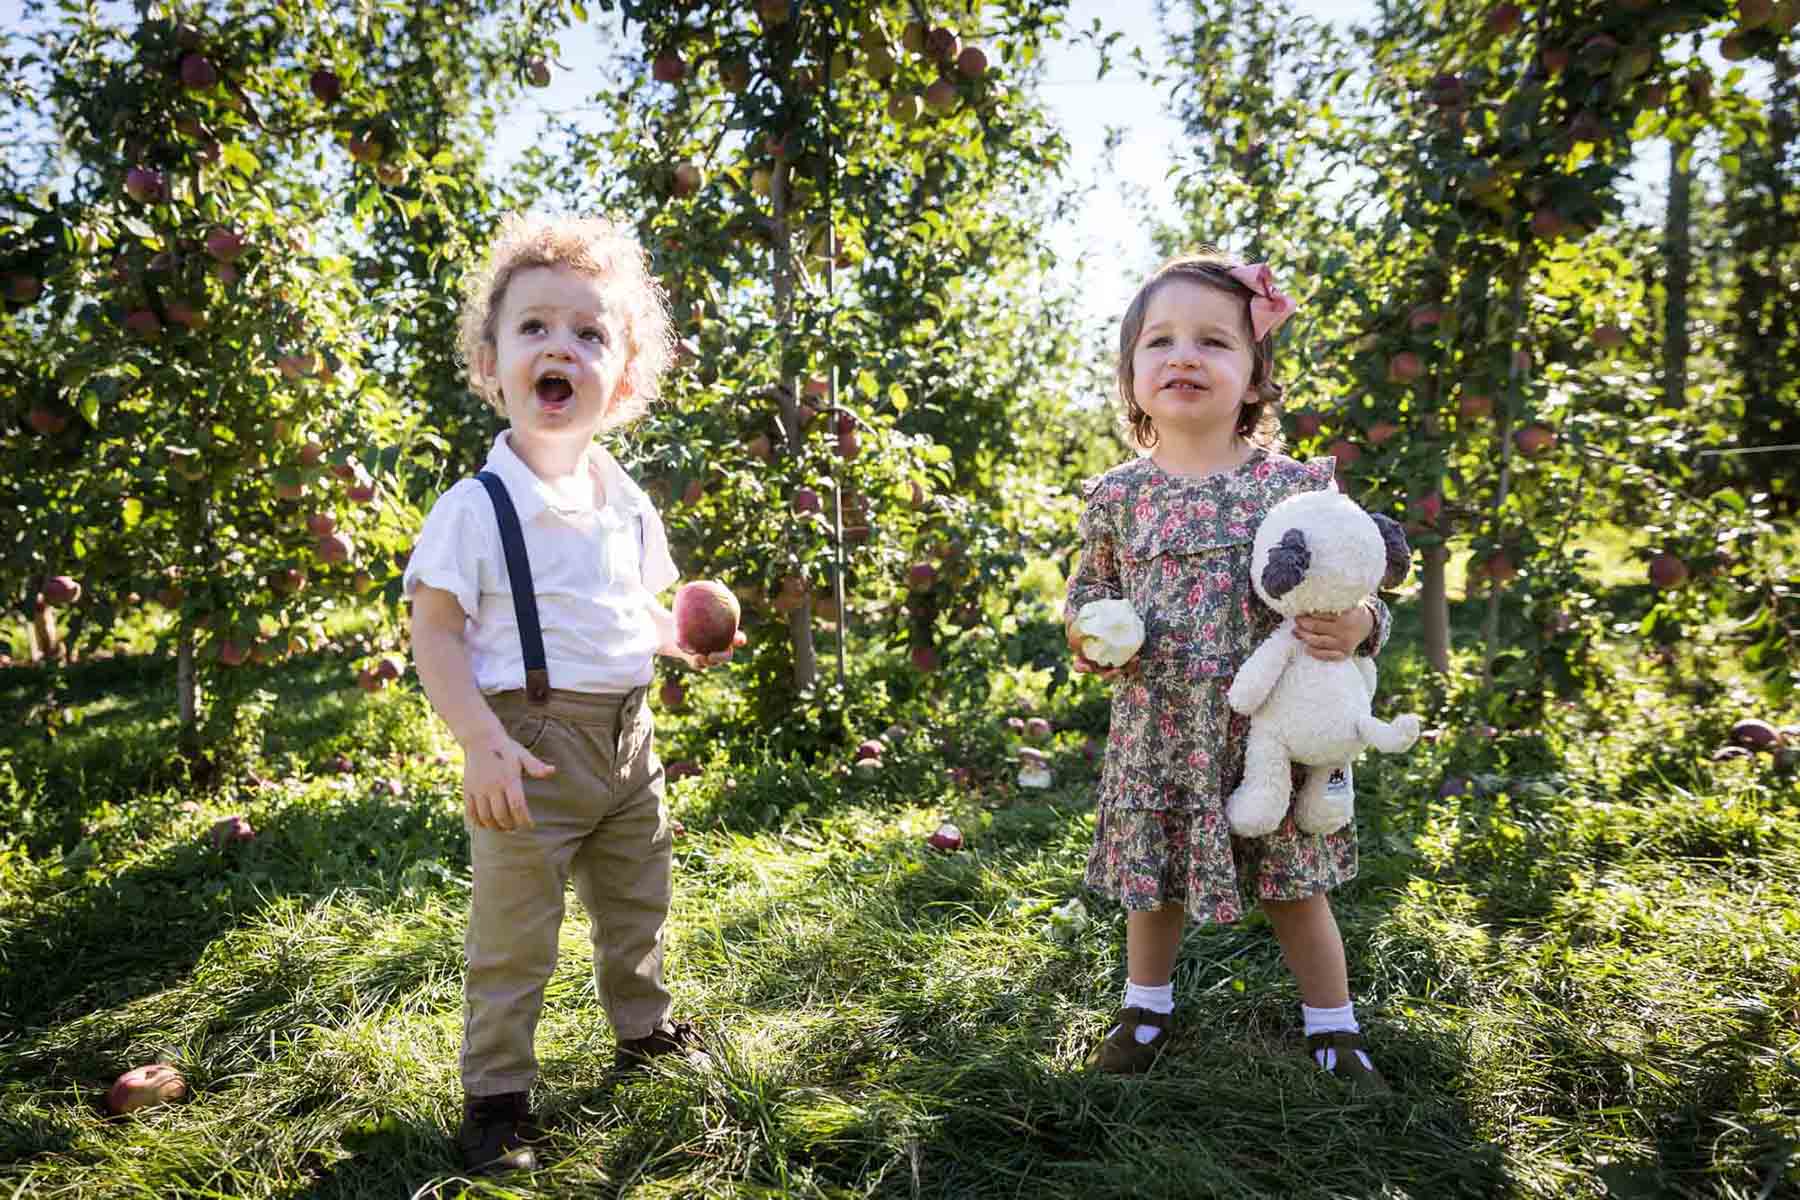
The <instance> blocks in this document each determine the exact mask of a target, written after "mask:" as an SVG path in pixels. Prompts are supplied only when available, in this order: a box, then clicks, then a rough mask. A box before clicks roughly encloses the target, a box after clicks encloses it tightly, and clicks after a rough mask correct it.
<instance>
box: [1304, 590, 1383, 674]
mask: <svg viewBox="0 0 1800 1200" xmlns="http://www.w3.org/2000/svg"><path fill="white" fill-rule="evenodd" d="M1374 628H1375V614H1374V613H1372V612H1370V611H1369V606H1368V605H1366V604H1359V605H1357V606H1356V607H1355V608H1353V609H1351V610H1350V611H1349V612H1341V613H1302V614H1300V615H1299V616H1297V617H1295V618H1294V636H1295V637H1297V638H1299V639H1300V642H1301V644H1302V645H1304V646H1305V647H1306V652H1307V653H1308V654H1310V655H1312V656H1313V657H1314V658H1316V659H1318V660H1319V661H1320V662H1342V661H1343V660H1344V659H1346V658H1349V657H1350V656H1351V655H1352V654H1354V653H1356V648H1357V647H1358V646H1360V645H1362V643H1363V639H1364V638H1366V637H1368V636H1369V631H1370V630H1372V629H1374Z"/></svg>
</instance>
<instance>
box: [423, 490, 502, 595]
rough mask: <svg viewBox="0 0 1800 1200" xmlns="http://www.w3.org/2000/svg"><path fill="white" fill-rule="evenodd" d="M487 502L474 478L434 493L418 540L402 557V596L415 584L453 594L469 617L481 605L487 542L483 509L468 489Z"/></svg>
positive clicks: (484, 494) (485, 495)
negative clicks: (437, 494) (403, 566)
mask: <svg viewBox="0 0 1800 1200" xmlns="http://www.w3.org/2000/svg"><path fill="white" fill-rule="evenodd" d="M471 489H473V492H474V493H479V494H480V495H479V499H480V500H481V501H482V502H483V503H489V501H488V499H487V493H486V492H485V491H483V490H482V487H481V485H480V484H479V483H476V482H475V481H473V480H469V479H465V480H461V481H460V482H458V483H457V484H456V485H455V486H454V487H452V488H451V489H450V490H449V491H447V492H445V493H444V494H443V495H442V496H439V497H438V500H437V503H436V504H433V505H432V506H431V512H429V513H428V514H426V517H425V525H424V528H422V529H420V530H419V540H418V541H417V542H415V543H414V544H413V548H412V555H411V556H410V557H409V558H408V559H407V560H406V575H405V576H404V578H403V579H402V582H401V589H402V592H403V593H404V594H405V596H406V597H407V598H408V599H411V598H412V594H413V591H414V589H416V588H417V587H418V586H419V585H420V584H425V585H426V586H428V587H434V588H439V589H441V590H443V591H446V592H449V593H450V594H451V595H453V596H455V597H456V602H457V603H458V604H460V605H462V610H463V613H464V615H465V616H467V617H469V618H470V619H471V620H472V619H474V617H475V615H476V614H477V613H478V612H479V611H480V608H481V556H482V554H483V553H485V552H486V547H487V544H488V541H489V538H488V530H487V528H486V525H487V524H491V522H485V521H484V518H485V514H483V513H481V512H479V511H478V510H477V509H476V507H475V503H474V501H475V499H476V498H477V497H476V496H475V495H474V494H472V492H471Z"/></svg>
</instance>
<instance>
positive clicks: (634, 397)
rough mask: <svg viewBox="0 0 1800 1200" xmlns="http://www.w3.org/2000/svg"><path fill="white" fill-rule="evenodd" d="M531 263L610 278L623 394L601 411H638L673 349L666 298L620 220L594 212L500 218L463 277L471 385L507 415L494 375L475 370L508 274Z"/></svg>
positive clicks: (460, 344)
mask: <svg viewBox="0 0 1800 1200" xmlns="http://www.w3.org/2000/svg"><path fill="white" fill-rule="evenodd" d="M533 267H568V268H569V269H571V270H574V271H579V272H581V273H582V274H583V275H591V276H593V277H595V278H597V279H603V280H605V281H606V282H607V283H608V284H609V285H611V298H612V302H613V303H615V304H617V305H618V313H619V318H620V322H621V324H622V325H623V326H624V333H625V355H626V358H625V381H626V382H627V383H628V384H629V385H630V391H629V394H627V395H626V396H625V397H624V398H623V399H622V400H620V402H619V404H618V407H617V408H615V409H614V410H613V411H612V412H610V413H608V414H607V418H606V424H607V427H609V428H610V427H612V426H616V425H623V424H625V423H626V422H627V421H630V420H632V419H634V418H636V417H638V416H641V415H642V414H643V413H644V411H645V410H646V409H648V408H649V407H650V402H651V401H653V400H655V399H656V393H657V389H658V387H659V386H660V385H661V383H662V376H663V372H664V371H666V370H668V367H669V360H670V357H671V356H672V355H673V353H674V337H673V334H672V333H671V326H670V321H669V301H668V297H667V296H666V295H665V294H664V293H663V289H662V285H661V284H659V283H657V281H656V277H655V276H653V275H652V274H651V273H650V259H649V256H648V255H646V254H645V253H644V248H643V247H642V246H640V245H638V242H637V239H636V238H634V237H632V236H631V234H630V233H628V232H627V231H626V230H625V228H624V227H623V226H620V225H617V224H615V223H614V222H612V221H608V220H605V219H603V218H600V217H547V216H540V215H535V214H527V213H509V214H507V216H506V217H504V218H503V219H502V220H501V222H500V228H499V229H498V230H497V231H496V232H495V234H494V240H493V242H492V244H490V245H489V247H488V252H487V256H486V258H485V260H484V261H483V262H482V263H481V265H480V266H479V267H477V268H475V269H474V270H472V271H470V272H469V274H468V275H467V277H466V278H465V279H464V280H463V307H462V316H461V317H460V318H459V319H458V322H457V339H456V342H457V352H458V354H459V355H460V356H461V358H462V360H463V367H464V369H465V370H466V371H467V372H468V376H469V390H470V391H472V392H474V393H475V394H476V395H477V396H480V397H481V398H482V399H483V400H485V401H487V403H488V406H489V407H490V408H492V409H493V410H494V411H495V412H498V413H499V414H500V415H502V416H505V415H506V401H505V400H504V399H503V398H502V397H501V395H500V385H499V382H498V381H497V380H494V379H491V378H489V377H487V376H486V375H483V374H482V373H481V351H482V349H483V347H487V346H492V345H494V344H495V342H494V335H495V332H496V327H497V325H498V322H499V320H500V309H501V307H502V306H503V305H504V304H505V303H506V289H507V287H508V285H510V284H511V283H512V280H513V276H515V275H517V274H518V273H519V272H520V271H529V270H531V269H532V268H533Z"/></svg>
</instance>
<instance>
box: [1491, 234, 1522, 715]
mask: <svg viewBox="0 0 1800 1200" xmlns="http://www.w3.org/2000/svg"><path fill="white" fill-rule="evenodd" d="M1528 269H1529V266H1528V263H1527V262H1526V258H1525V252H1524V250H1523V249H1521V250H1520V251H1519V254H1518V257H1517V258H1516V259H1515V260H1514V269H1513V277H1512V295H1511V296H1510V297H1509V298H1508V301H1507V305H1508V308H1509V309H1510V313H1509V315H1508V323H1509V324H1510V325H1511V329H1510V330H1509V331H1508V333H1507V338H1506V343H1507V345H1508V346H1510V347H1511V349H1512V361H1511V363H1510V364H1509V365H1508V367H1507V387H1506V398H1505V402H1504V403H1503V404H1501V405H1500V414H1499V415H1500V420H1499V425H1498V430H1497V432H1498V434H1499V438H1500V483H1499V485H1498V486H1497V487H1496V488H1495V489H1494V524H1495V528H1496V529H1498V527H1499V523H1500V521H1501V519H1502V518H1501V515H1500V514H1501V513H1502V512H1503V511H1505V508H1506V496H1507V493H1508V492H1510V491H1511V490H1512V420H1513V414H1514V413H1515V412H1517V411H1518V409H1519V399H1520V396H1521V395H1522V394H1523V392H1524V379H1523V376H1524V374H1525V372H1524V371H1522V370H1521V369H1520V367H1519V351H1520V350H1521V349H1522V348H1523V347H1521V346H1520V345H1519V334H1520V332H1521V331H1523V330H1524V328H1525V272H1526V271H1527V270H1528ZM1504 590H1505V589H1504V587H1503V586H1502V584H1501V582H1500V581H1499V580H1498V579H1494V578H1491V577H1490V578H1489V579H1488V603H1487V614H1486V616H1485V618H1484V619H1483V621H1482V626H1481V640H1482V643H1483V646H1482V651H1481V682H1482V683H1483V684H1484V685H1486V684H1492V683H1493V682H1494V658H1495V656H1496V655H1498V654H1499V653H1500V594H1501V592H1502V591H1504Z"/></svg>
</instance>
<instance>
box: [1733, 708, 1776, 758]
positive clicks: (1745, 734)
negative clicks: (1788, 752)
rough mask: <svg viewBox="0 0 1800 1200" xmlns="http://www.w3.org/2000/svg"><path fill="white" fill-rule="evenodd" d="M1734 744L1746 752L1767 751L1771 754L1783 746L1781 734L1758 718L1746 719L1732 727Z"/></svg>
mask: <svg viewBox="0 0 1800 1200" xmlns="http://www.w3.org/2000/svg"><path fill="white" fill-rule="evenodd" d="M1731 740H1732V742H1733V744H1735V745H1738V746H1742V747H1744V748H1745V749H1746V750H1766V751H1769V752H1771V753H1773V752H1774V751H1775V749H1776V748H1777V747H1778V746H1780V745H1781V734H1780V733H1779V732H1777V731H1776V729H1775V727H1774V726H1773V725H1771V724H1769V723H1768V722H1767V721H1763V720H1760V719H1758V718H1756V717H1745V718H1744V719H1743V720H1741V721H1739V722H1738V723H1737V724H1735V725H1733V726H1732V727H1731Z"/></svg>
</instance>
